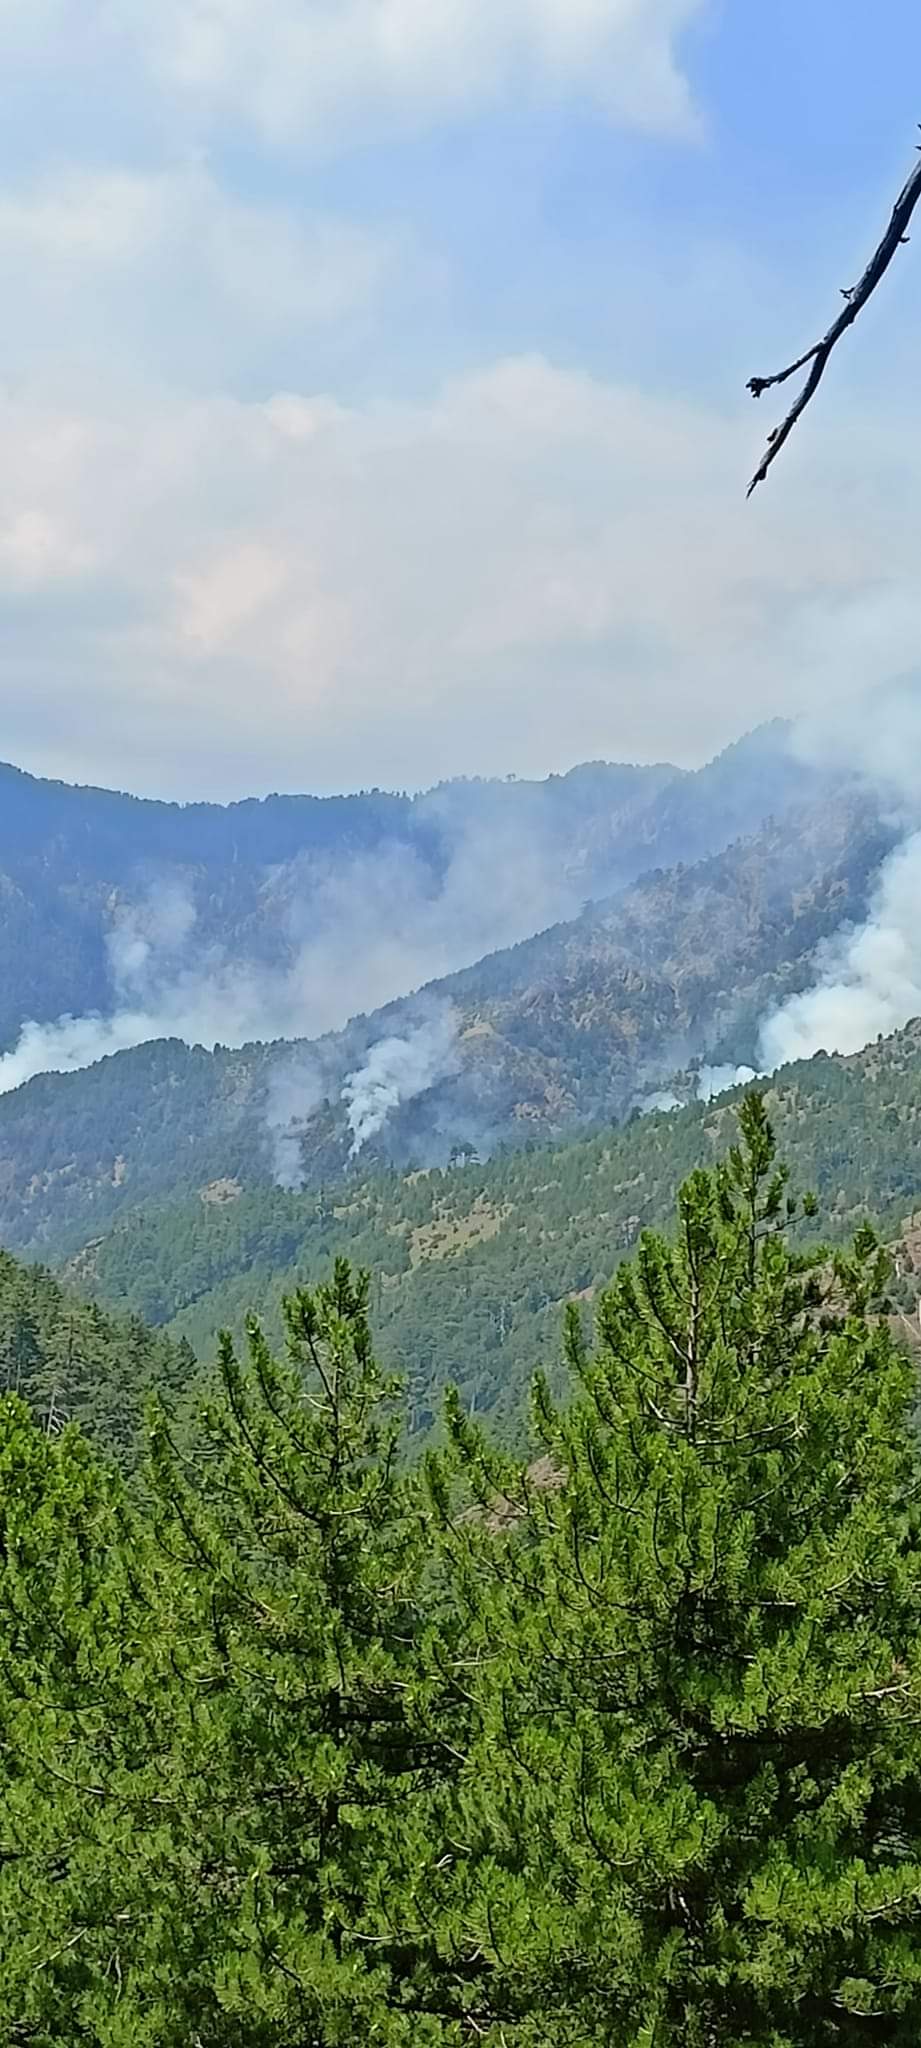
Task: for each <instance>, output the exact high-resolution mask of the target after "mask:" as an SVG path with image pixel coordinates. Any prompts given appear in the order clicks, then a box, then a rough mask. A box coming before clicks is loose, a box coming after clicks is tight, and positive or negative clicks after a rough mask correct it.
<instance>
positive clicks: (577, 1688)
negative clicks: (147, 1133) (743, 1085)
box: [0, 1095, 921, 2048]
mask: <svg viewBox="0 0 921 2048" xmlns="http://www.w3.org/2000/svg"><path fill="white" fill-rule="evenodd" d="M739 1126H740V1130H739V1139H738V1142H737V1143H735V1144H733V1145H732V1146H730V1148H729V1150H728V1152H727V1153H726V1155H725V1157H723V1158H721V1159H718V1160H717V1161H716V1162H715V1163H713V1164H711V1165H710V1166H708V1167H707V1168H703V1167H699V1166H698V1167H696V1168H695V1169H694V1170H693V1171H692V1172H691V1174H690V1176H689V1177H688V1178H687V1179H686V1180H685V1182H684V1184H683V1186H682V1188H681V1191H680V1194H679V1197H678V1208H677V1217H676V1221H675V1224H674V1228H673V1230H672V1232H671V1233H670V1234H669V1235H668V1236H661V1235H658V1234H657V1233H655V1232H649V1231H647V1232H644V1233H643V1234H642V1236H641V1237H640V1240H639V1242H638V1244H637V1246H636V1248H635V1251H634V1254H633V1256H632V1257H631V1258H630V1259H629V1260H628V1261H625V1262H624V1263H623V1264H622V1265H621V1266H620V1267H619V1268H618V1271H617V1272H616V1274H615V1277H614V1280H613V1282H612V1283H611V1284H610V1285H609V1287H607V1289H606V1290H605V1291H604V1293H603V1295H602V1297H601V1299H600V1301H599V1303H598V1307H597V1315H596V1328H595V1338H594V1342H593V1343H589V1341H588V1340H587V1336H586V1332H585V1329H584V1327H583V1322H582V1318H581V1316H580V1314H579V1312H578V1310H577V1309H576V1308H573V1310H572V1312H571V1314H570V1316H569V1319H568V1332H567V1350H568V1369H569V1374H570V1377H571V1379H572V1382H573V1385H574V1389H575V1391H574V1394H573V1396H572V1398H571V1399H567V1400H564V1401H562V1402H561V1401H559V1400H558V1399H556V1398H555V1397H554V1394H553V1392H552V1390H551V1388H550V1387H549V1385H548V1384H547V1381H546V1380H545V1379H544V1378H540V1377H539V1378H538V1380H537V1382H536V1384H535V1390H534V1409H535V1426H536V1428H537V1431H538V1434H539V1436H540V1438H541V1442H542V1447H543V1455H542V1458H541V1459H540V1461H538V1463H537V1464H531V1465H530V1466H526V1465H523V1464H522V1463H521V1462H520V1461H519V1460H517V1459H516V1458H515V1457H514V1456H512V1455H510V1454H508V1453H505V1452H502V1451H500V1450H499V1449H498V1448H497V1446H496V1444H495V1442H494V1441H493V1440H492V1439H491V1438H489V1437H487V1436H486V1435H485V1434H484V1433H483V1430H482V1428H481V1426H480V1425H479V1423H478V1422H477V1421H476V1420H474V1419H471V1417H470V1415H469V1413H468V1411H467V1406H466V1404H465V1403H464V1402H463V1401H462V1400H461V1399H460V1398H459V1397H458V1396H457V1395H456V1394H455V1395H453V1396H452V1397H451V1398H450V1399H449V1402H448V1410H447V1441H446V1445H445V1447H444V1448H442V1449H441V1450H440V1451H438V1452H432V1453H431V1454H430V1456H429V1458H428V1460H427V1464H426V1468H425V1471H424V1472H419V1471H418V1470H417V1471H416V1472H415V1473H414V1472H412V1471H409V1470H407V1466H406V1461H405V1460H404V1459H403V1458H402V1457H401V1455H400V1430H399V1412H398V1408H397V1407H396V1405H395V1399H396V1389H395V1386H394V1384H393V1382H392V1381H391V1380H390V1378H389V1377H388V1375H387V1373H386V1372H385V1371H382V1369H381V1368H380V1367H379V1365H378V1363H377V1361H376V1359H375V1356H374V1351H373V1347H372V1343H371V1336H370V1328H369V1301H370V1291H369V1285H368V1282H367V1280H365V1279H363V1278H356V1277H355V1276H354V1275H353V1272H352V1270H351V1269H350V1267H349V1266H348V1265H347V1264H346V1263H345V1262H344V1261H342V1260H340V1261H338V1262H337V1263H336V1265H335V1267H334V1269H333V1273H332V1278H331V1279H330V1280H329V1281H327V1282H325V1283H323V1284H322V1285H320V1286H319V1287H316V1288H305V1287H300V1288H298V1289H297V1290H296V1291H295V1292H294V1293H293V1294H292V1295H291V1296H290V1297H289V1298H288V1300H287V1301H286V1303H285V1306H284V1311H283V1323H284V1329H285V1336H286V1352H287V1357H286V1360H285V1362H284V1363H281V1362H279V1360H278V1359H277V1358H276V1356H275V1355H274V1352H273V1349H272V1347H271V1346H270V1344H269V1342H268V1339H267V1337H266V1335H265V1333H264V1331H263V1329H262V1327H261V1326H260V1324H259V1323H258V1322H256V1321H255V1320H254V1319H251V1320H250V1322H249V1325H248V1329H247V1352H246V1360H245V1363H241V1360H240V1357H239V1356H238V1352H237V1349H236V1347H235V1345H234V1343H233V1341H232V1339H231V1338H230V1337H229V1336H225V1337H224V1338H223V1339H222V1342H221V1347H220V1388H219V1390H218V1392H217V1393H216V1395H215V1398H214V1399H213V1401H212V1402H211V1404H210V1406H209V1407H208V1408H207V1410H206V1411H205V1413H204V1414H203V1415H202V1417H201V1418H200V1423H199V1427H198V1431H197V1433H196V1437H195V1450H194V1454H193V1453H191V1452H189V1451H188V1449H184V1448H183V1446H182V1444H181V1443H177V1442H176V1441H175V1440H174V1433H173V1430H172V1426H171V1423H170V1420H169V1417H168V1415H167V1414H166V1413H165V1412H164V1411H162V1410H161V1409H158V1408H155V1409H154V1410H153V1411H152V1413H151V1439H150V1443H151V1455H150V1466H149V1472H148V1485H147V1489H146V1491H145V1492H144V1493H143V1494H142V1495H140V1496H139V1497H138V1499H137V1500H135V1501H134V1502H129V1501H128V1500H127V1499H126V1497H125V1496H124V1494H123V1492H122V1488H121V1482H120V1481H118V1480H117V1479H116V1478H115V1477H114V1476H112V1475H111V1474H110V1473H109V1471H108V1470H107V1469H106V1468H105V1467H104V1466H103V1465H102V1464H101V1463H100V1462H99V1460H98V1458H97V1455H96V1454H95V1453H94V1451H93V1449H92V1447H91V1446H90V1445H89V1443H88V1442H87V1440H86V1438H85V1437H84V1436H83V1435H82V1434H81V1433H80V1432H79V1431H78V1430H76V1429H75V1428H73V1427H69V1428H67V1429H65V1430H64V1431H63V1433H62V1434H61V1435H60V1436H54V1435H50V1434H48V1433H47V1431H43V1430H41V1429H40V1428H39V1427H37V1426H36V1424H35V1422H34V1421H33V1420H32V1419H31V1418H30V1416H29V1414H28V1411H27V1410H26V1408H25V1407H24V1405H23V1404H22V1403H21V1402H20V1401H18V1400H17V1399H16V1398H15V1396H9V1397H7V1399H6V1400H5V1402H4V1403H3V1404H2V1405H0V1811H2V1815H3V1820H2V1826H0V2038H3V2039H8V2040H9V2041H10V2042H11V2044H18V2043H30V2044H33V2048H86V2044H89V2048H129V2043H130V2044H131V2048H193V2044H200V2048H359V2044H361V2048H364V2044H365V2043H371V2044H374V2043H378V2044H380V2048H467V2044H469V2043H470V2042H471V2041H480V2042H484V2043H486V2044H488V2048H715V2044H717V2043H719V2044H720V2048H722V2044H729V2048H742V2044H746V2048H858V2044H864V2043H866V2042H867V2041H868V2040H877V2041H880V2042H885V2043H886V2044H887V2048H909V2044H912V2048H913V2044H914V2042H915V2041H916V2039H917V2036H918V2029H919V2025H921V1654H919V1650H918V1638H919V1628H918V1623H919V1599H921V1585H919V1548H918V1527H917V1508H916V1501H917V1495H918V1489H919V1485H921V1474H919V1469H918V1463H917V1457H916V1451H915V1445H914V1439H913V1437H912V1434H911V1431H910V1427H909V1416H910V1410H911V1406H912V1402H913V1399H914V1374H913V1370H912V1368H911V1366H910V1364H909V1362H908V1361H907V1359H906V1358H905V1356H904V1355H903V1354H902V1353H901V1352H900V1351H899V1349H898V1348H897V1347H896V1346H895V1344H894V1342H893V1339H892V1335H891V1332H890V1326H889V1323H888V1322H887V1320H886V1317H885V1315H884V1314H883V1313H882V1311H883V1310H884V1308H885V1299H886V1295H885V1290H886V1287H887V1284H888V1273H887V1261H886V1259H885V1257H884V1256H883V1255H882V1254H881V1252H880V1250H879V1247H878V1244H877V1241H876V1238H875V1236H874V1233H873V1232H872V1230H870V1229H869V1227H868V1226H866V1225H864V1226H862V1227H861V1228H860V1229H859V1230H858V1232H857V1235H856V1237H855V1239H854V1240H853V1242H852V1243H851V1245H850V1246H847V1247H843V1248H841V1249H839V1250H837V1251H834V1250H832V1251H830V1252H829V1251H827V1250H825V1249H823V1248H821V1247H816V1246H815V1245H809V1244H808V1243H807V1242H806V1241H805V1237H804V1234H803V1232H804V1219H805V1220H808V1218H809V1217H810V1216H811V1214H812V1211H813V1208H814V1204H813V1203H812V1202H811V1201H807V1202H805V1203H803V1202H801V1201H799V1200H798V1199H797V1197H796V1196H795V1194H794V1193H793V1192H792V1191H791V1186H790V1182H789V1179H788V1175H787V1171H786V1169H785V1168H783V1167H780V1166H779V1165H778V1163H777V1159H776V1154H775V1140H774V1134H773V1131H772V1128H771V1125H770V1122H769V1120H768V1115H767V1111H766V1107H765V1104H764V1102H763V1100H762V1099H761V1097H760V1096H758V1095H753V1096H751V1097H749V1098H748V1099H747V1101H746V1102H745V1103H744V1104H743V1105H742V1107H741V1109H740V1111H739ZM23 1341H25V1339H24V1340H23Z"/></svg>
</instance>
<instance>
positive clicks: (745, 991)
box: [0, 796, 892, 1255]
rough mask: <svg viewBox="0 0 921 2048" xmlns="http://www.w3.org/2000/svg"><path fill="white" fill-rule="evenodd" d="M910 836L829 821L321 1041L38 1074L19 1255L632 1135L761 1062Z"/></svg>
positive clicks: (756, 838) (4, 1217) (22, 1177)
mask: <svg viewBox="0 0 921 2048" xmlns="http://www.w3.org/2000/svg"><path fill="white" fill-rule="evenodd" d="M891 839H892V834H891V830H890V829H889V828H888V827H887V826H886V825H885V824H881V823H880V821H879V819H878V817H877V816H876V814H875V812H874V810H873V807H872V806H871V805H869V804H868V803H866V802H865V801H863V800H860V799H857V798H856V797H854V796H841V797H838V798H836V799H834V800H833V799H831V798H827V799H825V800H824V801H823V802H821V803H815V802H812V803H810V804H808V805H807V806H805V807H804V808H801V809H800V810H799V811H797V812H791V813H789V814H788V815H787V817H786V818H785V819H784V820H783V822H782V823H780V824H777V825H769V826H766V827H764V828H763V829H762V830H761V831H760V832H758V833H756V834H754V835H753V836H752V837H751V838H749V839H747V840H742V841H739V842H737V843H735V844H734V845H733V846H731V847H729V848H727V849H724V850H723V851H722V852H721V853H719V854H715V855H710V856H708V857H707V858H706V859H704V860H702V861H700V862H697V863H696V864H692V865H689V866H685V865H681V866H679V867H676V868H672V869H668V870H658V871H656V872H653V873H651V874H649V875H647V876H645V877H643V878H641V879H640V880H639V881H637V882H635V883H633V884H631V885H630V887H628V888H627V889H625V890H623V891H621V892H620V893H619V894H618V895H616V896H614V897H611V898H610V899H608V900H606V901H605V902H604V903H601V904H595V905H593V906H592V907H591V908H589V909H587V910H585V911H584V912H583V913H582V914H581V915H580V916H579V917H578V918H576V919H575V920H570V921H568V922H564V923H563V924H561V925H559V926H557V927H555V928H554V929H552V930H550V931H548V932H546V933H544V934H542V935H540V936H539V937H535V938H533V939H531V940H529V941H526V942H524V943H522V944H520V945H518V946H515V947H512V948H510V949H507V950H505V951H502V952H499V953H497V954H495V955H493V956H490V957H488V958H486V959H484V960H482V961H481V962H480V963H479V964H478V965H477V966H475V967H472V968H469V969H467V970H465V971H464V972H462V973H459V974H456V975H453V976H449V977H447V978H445V979H442V980H441V981H439V982H436V983H434V984H432V985H431V986H430V987H429V988H427V989H425V990H423V991H422V992H421V994H420V995H417V996H414V997H407V998H404V999H402V1000H401V1001H399V1002H396V1003H391V1004H388V1005H386V1006H384V1007H383V1008H382V1009H380V1010H377V1011H375V1012H372V1013H370V1014H367V1015H364V1016H360V1017H358V1018H356V1019H354V1020H353V1022H352V1023H351V1024H350V1025H349V1026H348V1028H347V1029H346V1030H344V1031H342V1032H338V1033H333V1034H329V1035H328V1036H326V1037H325V1038H323V1039H321V1040H319V1041H316V1042H314V1043H312V1044H294V1045H292V1044H289V1043H281V1044H275V1045H261V1044H254V1045H251V1046H248V1047H245V1048H244V1049H243V1050H241V1051H230V1050H227V1049H220V1048H219V1049H218V1050H216V1051H215V1052H211V1053H209V1052H206V1051H204V1050H202V1049H201V1048H199V1049H197V1050H195V1049H193V1050H190V1049H188V1048H187V1047H186V1046H184V1045H182V1044H181V1043H180V1042H178V1041H177V1040H168V1041H160V1042H157V1043H154V1044H150V1045H145V1046H141V1047H138V1048H136V1049H134V1050H132V1051H130V1052H124V1053H121V1054H119V1055H117V1056H116V1057H114V1058H110V1059H107V1060H105V1061H102V1062H101V1063H99V1064H97V1065H96V1066H94V1067H92V1068H90V1069H88V1070H87V1071H85V1072H81V1073H76V1074H70V1075H50V1074H48V1075H40V1076H38V1077H36V1078H35V1079H34V1080H33V1081H31V1082H30V1083H29V1084H28V1085H27V1086H25V1087H23V1088H21V1089H18V1090H16V1091H15V1092H14V1093H12V1094H8V1095H6V1096H5V1097H3V1098H0V1239H2V1241H4V1242H5V1243H6V1244H8V1245H9V1246H10V1247H11V1249H14V1250H20V1251H31V1252H34V1251H40V1252H41V1253H42V1255H45V1254H46V1253H48V1254H52V1253H53V1254H60V1253H62V1252H65V1251H69V1250H72V1249H73V1248H75V1247H76V1246H78V1245H80V1244H82V1243H84V1242H85V1241H86V1240H87V1239H88V1238H91V1237H93V1236H98V1235H100V1234H101V1233H102V1232H104V1231H105V1230H106V1229H108V1227H109V1226H110V1225H111V1223H112V1222H113V1221H114V1220H115V1219H116V1218H117V1217H118V1216H119V1215H121V1214H124V1213H125V1212H126V1211H129V1210H131V1209H132V1208H135V1207H137V1205H138V1204H142V1203H148V1202H150V1201H151V1200H152V1199H155V1200H172V1199H175V1198H176V1197H178V1196H182V1195H187V1194H193V1193H195V1192H196V1191H198V1190H200V1189H202V1188H205V1187H207V1186H208V1185H209V1184H211V1183H215V1182H217V1183H219V1182H223V1181H229V1182H233V1183H236V1184H239V1185H242V1186H250V1187H251V1186H261V1185H269V1184H271V1182H272V1180H273V1179H274V1178H277V1179H279V1180H280V1181H281V1182H282V1183H284V1184H287V1185H298V1184H301V1185H305V1186H313V1187H319V1186H321V1185H323V1184H325V1183H329V1182H331V1181H338V1180H341V1179H342V1178H343V1177H345V1178H348V1177H349V1176H350V1175H351V1176H353V1177H358V1176H360V1174H361V1173H362V1172H364V1171H365V1170H366V1169H367V1167H369V1166H372V1165H374V1164H375V1162H381V1161H387V1162H389V1163H390V1164H392V1165H395V1166H399V1167H407V1166H411V1165H413V1164H429V1163H433V1162H434V1163H438V1162H442V1161H445V1160H447V1159H448V1157H449V1156H450V1154H451V1152H452V1151H453V1150H456V1149H458V1148H459V1149H461V1150H462V1151H463V1150H468V1151H469V1150H476V1151H477V1152H479V1153H485V1152H489V1151H494V1150H495V1149H496V1148H497V1147H503V1146H509V1145H512V1146H514V1145H517V1144H521V1143H523V1142H526V1141H527V1140H528V1139H530V1138H538V1139H541V1140H548V1139H552V1138H556V1137H558V1136H560V1135H561V1134H563V1133H565V1132H566V1131H568V1130H572V1129H574V1128H576V1127H578V1126H579V1125H580V1124H581V1125H585V1124H597V1123H600V1122H611V1121H618V1120H622V1119H623V1118H624V1117H626V1116H628V1115H629V1113H630V1111H631V1109H632V1107H633V1106H634V1105H635V1104H636V1103H637V1102H638V1101H639V1100H641V1099H642V1098H643V1096H644V1094H645V1093H646V1092H647V1091H648V1090H650V1089H652V1088H655V1087H656V1086H659V1085H661V1084H662V1083H663V1082H664V1081H666V1080H667V1079H668V1078H669V1077H670V1076H671V1075H672V1074H674V1072H675V1070H676V1069H678V1068H682V1067H684V1066H686V1065H687V1064H688V1063H689V1062H691V1061H693V1060H699V1059H702V1058H706V1059H712V1060H713V1061H716V1062H720V1061H723V1060H730V1061H746V1060H751V1058H752V1055H753V1051H754V1046H755V1041H756V1037H757V1027H758V1022H759V1019H760V1018H761V1016H762V1015H763V1013H764V1011H765V1010H766V1009H767V1008H768V1007H769V1006H770V1005H771V1004H772V1003H773V1002H775V1001H776V1000H777V999H779V998H782V997H784V996H786V995H788V994H790V993H791V992H792V991H794V990H796V989H798V988H800V987H803V986H804V985H805V984H806V983H807V981H808V980H809V979H810V977H811V961H812V955H813V953H814V949H815V947H816V946H817V945H818V944H819V942H820V941H821V940H823V939H825V938H827V937H828V936H829V935H830V934H831V933H832V932H834V931H835V930H836V929H837V928H838V926H839V925H840V923H841V922H842V920H846V919H855V918H859V917H860V916H861V915H862V914H863V912H864V910H865V908H866V903H867V898H868V892H869V890H870V888H871V886H872V883H873V879H874V877H875V875H876V873H877V871H878V868H879V864H880V861H881V860H882V858H883V857H884V855H885V853H886V852H887V851H888V849H889V846H890V845H891ZM382 1110H383V1113H381V1112H382ZM356 1137H360V1138H361V1139H362V1140H363V1141H364V1142H363V1145H362V1149H361V1155H360V1157H359V1158H358V1159H357V1160H353V1159H351V1158H350V1153H351V1151H352V1149H353V1141H354V1139H355V1138H356Z"/></svg>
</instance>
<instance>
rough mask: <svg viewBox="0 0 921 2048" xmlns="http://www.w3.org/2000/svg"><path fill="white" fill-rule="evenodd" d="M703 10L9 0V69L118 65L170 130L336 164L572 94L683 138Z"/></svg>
mask: <svg viewBox="0 0 921 2048" xmlns="http://www.w3.org/2000/svg"><path fill="white" fill-rule="evenodd" d="M701 12H702V0H492V4H491V5H488V6H484V5H483V0H336V4H335V5H334V6H330V5H329V4H328V0H261V5H260V6H259V7H258V8H255V7H253V6H251V5H249V4H246V0H244V4H241V0H157V4H156V6H151V5H149V4H148V0H101V4H99V5H97V6H96V7H95V8H94V9H93V19H92V22H91V23H89V22H88V20H87V13H86V8H85V6H84V5H83V4H82V0H8V4H7V5H6V6H5V7H3V8H0V52H2V53H3V55H4V57H5V59H6V61H7V64H8V65H9V64H12V63H15V62H17V61H18V62H19V63H22V62H23V61H25V62H28V61H29V59H30V57H31V56H32V55H33V53H35V52H41V54H42V56H43V58H44V62H45V63H46V65H49V66H50V67H55V68H56V67H60V69H61V71H62V72H65V71H66V69H67V67H68V65H70V66H72V67H73V68H74V69H75V70H76V72H77V75H78V77H79V75H80V74H81V73H82V72H84V71H88V72H90V73H92V70H93V69H94V68H98V67H99V66H100V65H106V64H107V63H111V64H113V65H114V64H117V65H118V71H119V75H120V80H121V89H122V91H123V92H124V93H125V94H126V95H127V96H128V97H129V100H130V99H131V98H132V97H137V98H138V99H141V100H150V99H153V100H155V101H156V100H157V99H159V100H160V101H161V102H162V103H163V105H164V106H165V107H166V109H168V114H169V120H170V124H171V126H172V128H173V130H174V132H176V133H178V134H180V135H188V134H189V133H190V132H191V133H193V134H196V135H199V136H203V135H204V136H207V135H214V134H216V133H220V131H221V130H222V128H223V127H224V126H226V125H227V124H228V123H233V124H237V125H238V126H240V127H242V129H243V130H244V132H246V131H249V132H250V133H252V134H255V135H256V136H258V137H259V138H260V140H261V141H263V142H265V143H268V144H269V145H270V146H271V147H273V148H276V149H282V150H285V151H293V152H295V153H297V154H298V155H305V154H306V155H316V154H318V153H320V154H338V153H339V152H341V151H342V149H343V148H344V147H347V146H348V145H349V143H353V142H354V141H356V140H358V141H369V140H377V139H380V138H382V137H386V136H392V135H394V134H398V133H400V132H405V131H407V130H408V131H409V132H413V131H418V130H419V129H425V128H429V127H431V126H434V125H435V124H441V123H443V122H445V121H446V120H450V119H451V118H452V117H454V116H457V115H459V114H468V113H470V112H471V111H474V112H475V111H476V110H478V109H480V108H483V107H487V108H488V107H490V106H491V105H492V104H494V102H495V101H496V100H498V99H501V98H504V97H506V96H507V95H509V94H510V93H514V95H515V97H516V99H520V98H521V97H522V96H523V95H524V96H527V97H528V98H530V99H532V100H534V101H537V102H540V101H541V100H546V99H556V98H559V97H561V96H562V95H564V94H571V93H573V92H575V93H579V94H581V95H583V96H585V97H588V98H589V99H591V100H592V101H594V102H595V104H596V105H598V106H600V107H601V109H602V110H603V111H604V112H605V113H606V114H607V115H608V116H609V117H610V118H611V119H612V120H615V121H618V122H620V123H624V124H626V125H628V126H632V127H638V128H642V129H649V130H653V131H655V132H658V133H666V134H673V133H678V134H686V133H688V132H689V131H693V127H694V116H693V110H692V107H691V100H690V95H689V91H688V87H687V83H686V80H685V78H684V75H683V73H682V70H681V68H680V64H679V60H678V56H677V54H676V45H677V42H678V38H679V37H680V35H681V33H682V31H683V30H684V29H685V28H686V27H687V26H688V25H689V23H691V22H692V21H693V20H694V19H695V18H696V17H697V16H699V15H700V13H701Z"/></svg>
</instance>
